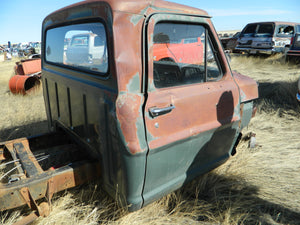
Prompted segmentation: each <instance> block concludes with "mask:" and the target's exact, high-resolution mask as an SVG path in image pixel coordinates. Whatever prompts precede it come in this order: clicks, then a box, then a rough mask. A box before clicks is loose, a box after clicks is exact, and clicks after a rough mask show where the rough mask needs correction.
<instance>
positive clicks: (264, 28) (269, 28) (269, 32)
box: [256, 24, 274, 37]
mask: <svg viewBox="0 0 300 225" xmlns="http://www.w3.org/2000/svg"><path fill="white" fill-rule="evenodd" d="M273 33H274V26H273V24H260V25H259V26H258V30H257V33H256V35H257V36H264V37H270V36H273Z"/></svg>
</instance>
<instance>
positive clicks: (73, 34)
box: [45, 22, 108, 73]
mask: <svg viewBox="0 0 300 225" xmlns="http://www.w3.org/2000/svg"><path fill="white" fill-rule="evenodd" d="M45 43H46V44H45V53H46V54H45V60H46V61H47V62H49V63H54V64H57V65H61V66H71V67H74V68H76V69H79V70H85V71H92V72H96V73H106V72H107V71H108V59H107V58H108V54H107V46H106V32H105V28H104V25H103V24H102V23H100V22H97V23H96V22H95V23H82V24H74V25H67V26H61V27H55V28H52V29H49V30H47V31H46V41H45Z"/></svg>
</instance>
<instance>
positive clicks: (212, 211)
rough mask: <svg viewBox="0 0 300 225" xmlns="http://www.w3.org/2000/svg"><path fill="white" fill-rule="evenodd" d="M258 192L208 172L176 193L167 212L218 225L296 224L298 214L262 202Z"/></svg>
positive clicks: (236, 179) (238, 179) (234, 179)
mask: <svg viewBox="0 0 300 225" xmlns="http://www.w3.org/2000/svg"><path fill="white" fill-rule="evenodd" d="M258 192H259V187H256V186H253V185H250V184H249V183H247V182H246V181H244V180H243V179H242V178H241V177H234V176H230V177H225V176H222V175H218V174H215V173H214V172H211V173H209V174H205V175H203V176H202V177H200V178H198V179H196V180H194V181H192V182H191V183H190V184H187V185H185V186H184V187H183V188H181V189H179V190H178V191H176V192H175V193H174V194H175V197H173V201H169V204H168V211H169V212H176V210H177V211H178V210H179V211H181V212H183V214H184V213H185V211H186V210H187V209H188V211H189V214H187V215H192V217H193V219H194V220H196V221H202V222H217V223H220V224H278V223H279V224H300V211H298V212H297V211H295V210H293V209H289V208H287V207H284V206H282V205H279V204H276V203H272V202H270V201H267V200H264V199H262V198H260V197H259V194H258ZM179 204H180V207H178V205H179ZM193 210H194V212H192V213H191V211H193Z"/></svg>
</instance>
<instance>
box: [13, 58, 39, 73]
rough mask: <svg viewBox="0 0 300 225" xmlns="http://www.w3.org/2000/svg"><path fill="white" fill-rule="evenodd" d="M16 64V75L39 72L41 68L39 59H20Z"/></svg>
mask: <svg viewBox="0 0 300 225" xmlns="http://www.w3.org/2000/svg"><path fill="white" fill-rule="evenodd" d="M16 64H17V66H16V67H15V73H16V75H29V74H33V73H37V72H40V71H41V70H42V68H41V67H42V66H41V59H29V60H22V61H21V62H17V63H16Z"/></svg>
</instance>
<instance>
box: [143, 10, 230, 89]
mask: <svg viewBox="0 0 300 225" xmlns="http://www.w3.org/2000/svg"><path fill="white" fill-rule="evenodd" d="M155 15H157V14H155ZM173 16H175V17H173ZM168 17H169V18H168V19H165V17H163V16H162V19H158V20H156V21H155V22H154V24H153V30H152V33H151V35H153V36H154V29H155V26H156V25H157V24H159V23H172V24H187V25H198V26H202V27H203V28H204V29H205V31H204V32H205V42H204V43H203V46H204V56H203V57H204V70H205V71H204V72H205V78H204V80H203V82H194V83H183V84H179V85H171V86H165V87H157V86H156V85H155V84H154V60H153V48H152V50H151V51H150V49H149V48H148V46H147V47H146V51H145V52H146V57H145V58H146V63H147V64H148V67H149V66H150V64H152V78H153V87H154V89H164V88H177V87H184V86H190V85H201V84H205V83H209V82H218V81H220V80H222V78H223V77H224V75H225V73H226V72H225V65H224V64H223V63H224V62H223V61H222V57H221V55H220V52H219V50H218V49H219V47H218V44H217V42H216V40H215V39H214V38H212V36H213V33H212V31H211V27H210V24H209V23H207V21H206V20H205V17H195V18H199V19H200V21H195V20H191V19H190V18H191V16H186V15H182V16H180V17H184V18H188V19H179V18H178V15H177V17H176V15H172V14H169V15H168ZM196 20H197V19H196ZM201 20H202V21H201ZM148 32H149V31H148V28H146V37H147V39H148V42H149V41H150V43H151V44H152V45H153V44H154V40H153V38H151V40H149V36H148ZM151 35H150V36H151ZM208 44H209V45H210V48H211V51H212V54H213V57H214V61H215V63H216V67H217V68H218V71H219V76H218V78H217V79H213V80H208V73H207V65H208V61H207V60H208V57H207V51H208ZM147 45H148V43H147ZM149 59H151V60H149ZM191 65H193V64H191ZM148 72H149V71H148ZM148 76H149V75H148ZM147 82H148V81H146V83H147ZM150 89H151V88H150Z"/></svg>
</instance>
